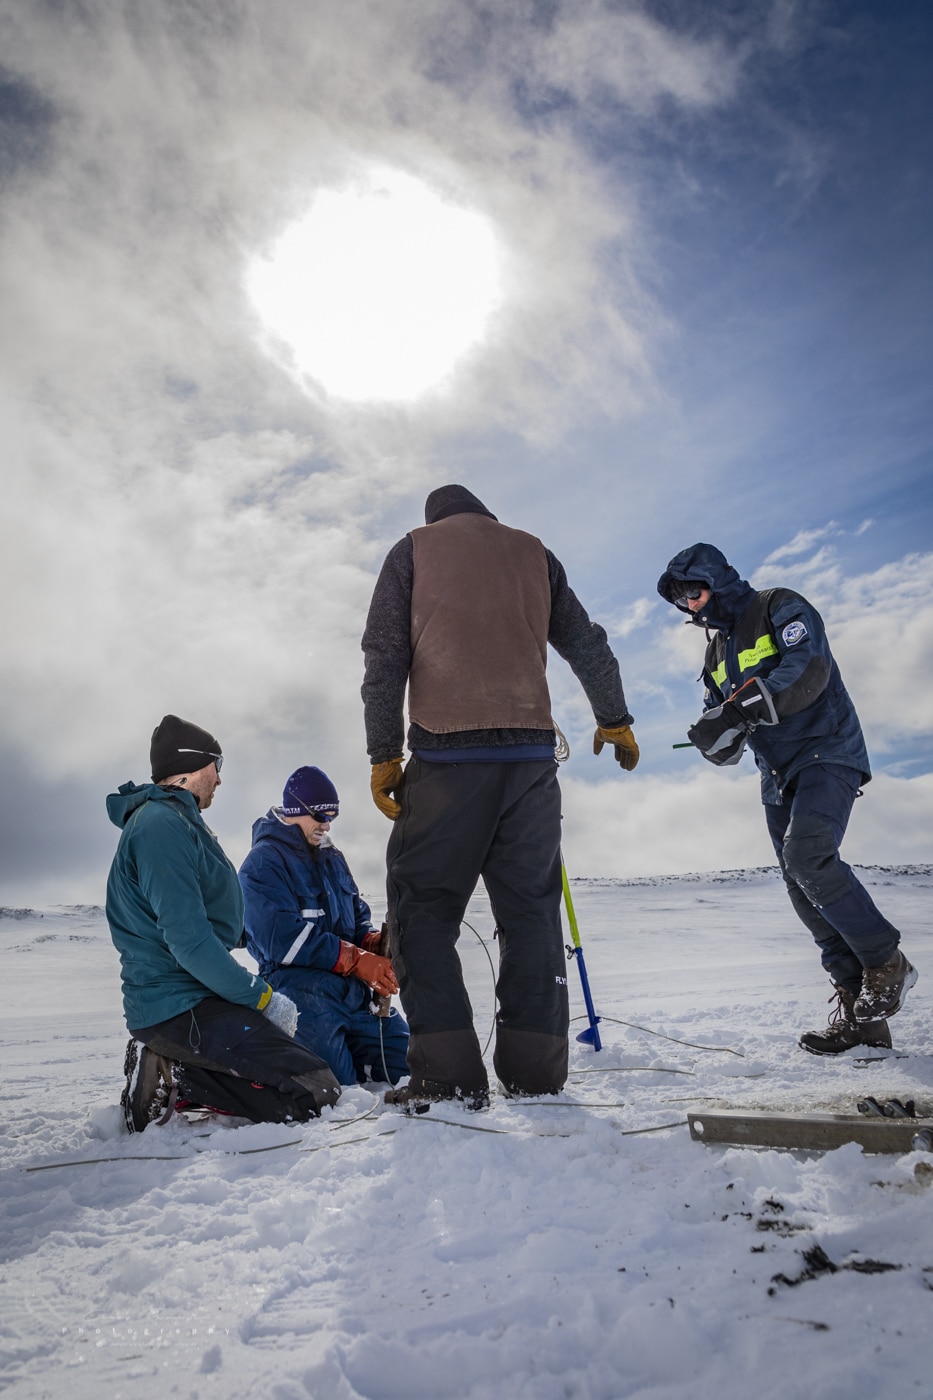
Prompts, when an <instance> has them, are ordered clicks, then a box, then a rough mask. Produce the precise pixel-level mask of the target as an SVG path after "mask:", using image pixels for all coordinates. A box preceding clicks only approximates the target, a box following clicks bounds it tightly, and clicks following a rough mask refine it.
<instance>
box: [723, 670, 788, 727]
mask: <svg viewBox="0 0 933 1400" xmlns="http://www.w3.org/2000/svg"><path fill="white" fill-rule="evenodd" d="M727 703H728V704H729V705H734V706H735V707H736V709H737V710H738V712H739V714H740V715H741V716H742V718H743V719H744V721H745V723H746V724H747V725H748V727H749V729H754V728H755V726H756V725H758V724H777V723H778V713H777V710H776V709H775V708H774V696H773V695H772V694H771V692H770V690H768V688H767V686H766V685H764V684H763V683H762V682H761V681H760V680H759V679H758V677H757V676H755V677H754V679H753V680H750V681H746V682H745V684H744V685H743V686H742V687H741V688H740V689H739V690H737V691H736V692H735V694H734V695H730V696H729V699H728V701H727Z"/></svg>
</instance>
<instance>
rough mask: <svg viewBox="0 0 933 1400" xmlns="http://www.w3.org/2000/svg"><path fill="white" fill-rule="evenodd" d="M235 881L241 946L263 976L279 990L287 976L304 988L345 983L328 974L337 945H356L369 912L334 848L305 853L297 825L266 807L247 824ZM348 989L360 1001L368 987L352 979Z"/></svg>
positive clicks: (366, 996)
mask: <svg viewBox="0 0 933 1400" xmlns="http://www.w3.org/2000/svg"><path fill="white" fill-rule="evenodd" d="M240 884H241V886H242V889H243V897H244V900H245V902H246V946H247V947H248V948H249V951H250V952H251V953H252V955H253V957H254V958H255V959H256V961H257V963H258V964H259V970H260V973H261V975H262V976H263V977H266V978H268V979H269V981H270V982H271V983H272V984H273V986H275V987H278V988H281V990H282V991H286V992H287V990H288V983H289V981H291V980H292V979H294V980H296V981H297V982H299V983H301V984H303V985H305V986H307V985H308V983H309V981H313V980H317V979H322V978H323V979H325V981H326V980H327V979H329V978H331V977H333V978H334V979H335V981H336V982H340V983H342V982H344V981H345V979H344V978H343V977H341V976H340V974H339V973H335V972H333V971H332V969H333V966H334V964H335V963H336V961H337V958H338V956H339V954H340V943H341V941H344V942H346V943H355V944H356V945H357V946H359V945H360V944H361V943H362V942H363V938H364V936H365V935H366V934H367V933H369V932H370V931H371V930H372V917H371V914H370V909H369V905H368V904H367V903H366V901H365V900H364V899H362V898H361V896H360V892H359V890H358V888H357V886H356V883H355V881H354V879H353V876H352V875H351V874H350V869H349V866H348V865H347V862H346V859H345V857H344V856H343V854H342V853H341V852H340V851H338V850H337V848H336V846H331V845H324V846H319V847H318V848H317V849H316V850H315V851H312V850H311V848H310V847H309V846H308V843H307V841H306V840H305V838H304V836H303V835H302V833H301V830H300V828H299V827H298V826H295V825H294V824H290V823H288V822H285V821H282V820H281V819H280V818H279V817H278V816H276V813H275V809H274V808H272V809H270V811H269V812H268V813H267V814H266V816H264V817H260V818H259V820H258V821H256V822H254V823H253V845H252V849H251V850H250V852H249V855H248V856H247V857H246V859H245V860H244V862H243V864H242V865H241V866H240ZM350 986H351V988H352V990H353V992H354V994H355V995H356V996H358V1000H359V1005H360V1006H362V1005H363V1004H364V1003H365V1002H366V1001H367V1000H368V999H369V998H370V996H371V993H370V990H369V988H368V987H367V986H366V985H365V983H363V982H361V981H359V980H358V979H356V978H353V979H350Z"/></svg>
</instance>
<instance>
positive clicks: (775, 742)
mask: <svg viewBox="0 0 933 1400" xmlns="http://www.w3.org/2000/svg"><path fill="white" fill-rule="evenodd" d="M684 582H692V583H703V584H705V585H706V586H707V587H708V588H709V589H710V595H711V596H710V598H709V600H708V602H707V604H706V606H705V607H704V608H703V609H702V610H701V611H699V612H697V613H694V614H691V613H690V610H689V608H687V606H686V605H685V604H681V603H677V602H676V599H677V598H678V596H679V595H680V594H681V593H682V591H683V589H682V587H678V585H682V584H683V583H684ZM658 592H659V593H660V594H661V597H662V598H665V599H666V600H667V601H668V602H669V603H674V604H675V606H677V607H679V608H680V610H681V612H684V613H686V614H687V616H688V617H689V618H690V621H691V622H692V623H693V625H694V626H695V627H703V628H705V629H706V632H707V637H708V638H709V641H708V645H707V648H706V658H705V662H704V668H703V680H704V682H705V685H706V697H705V705H704V708H706V709H711V708H712V707H713V706H715V705H721V704H722V703H723V701H724V700H728V699H729V697H730V695H732V694H733V693H734V692H735V691H736V690H738V689H739V687H740V686H743V685H745V683H746V682H747V681H749V680H751V679H752V678H753V677H754V678H757V679H758V681H759V682H760V683H761V684H762V685H763V686H764V687H765V688H766V689H767V691H768V692H769V694H770V695H771V697H772V699H773V701H774V706H775V710H776V711H777V715H778V719H779V723H778V724H776V725H759V726H758V728H756V729H755V730H753V731H752V733H751V735H750V737H749V741H748V742H749V747H750V748H751V750H752V752H753V753H754V755H755V761H756V763H757V764H758V768H759V771H760V773H761V800H762V802H765V803H769V802H770V803H778V802H780V801H781V796H782V790H783V789H784V788H785V787H786V786H787V784H788V783H789V782H791V781H792V780H793V778H794V777H795V776H796V775H797V774H798V773H799V772H800V771H801V769H803V768H806V767H809V766H810V765H812V764H814V763H838V764H841V765H843V766H844V767H846V768H853V769H855V770H856V772H858V774H859V779H860V781H861V782H862V783H867V782H868V781H869V779H870V777H871V771H870V768H869V763H868V752H867V750H866V748H865V740H864V737H863V735H862V727H861V725H860V724H859V718H858V715H857V714H856V712H855V706H854V705H853V704H852V701H851V699H850V698H849V695H848V692H847V691H846V688H845V686H844V685H843V683H842V676H841V675H840V673H839V667H838V666H837V665H836V662H835V660H834V659H833V654H832V652H831V651H830V649H829V642H828V641H827V639H826V630H825V628H824V626H823V619H822V618H821V617H820V615H819V613H818V612H817V610H816V608H814V607H813V606H812V605H811V604H810V603H808V602H807V600H806V598H803V597H801V595H800V594H799V593H795V592H794V591H793V590H792V589H790V588H771V589H766V590H764V591H756V590H755V589H754V588H752V587H751V585H750V584H748V583H747V582H746V581H745V579H742V578H740V577H739V575H738V573H737V572H736V570H735V569H734V568H733V567H732V565H731V564H729V563H728V561H727V560H726V558H725V556H724V555H723V554H722V553H721V551H720V550H718V549H716V547H715V546H714V545H711V544H695V545H692V546H691V547H690V548H689V549H684V550H681V552H680V553H679V554H676V555H675V556H674V558H673V559H672V560H671V562H670V563H669V564H668V566H667V569H666V570H665V572H664V573H663V574H662V575H661V577H660V579H659V580H658ZM710 634H712V635H711V636H710Z"/></svg>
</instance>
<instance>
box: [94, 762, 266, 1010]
mask: <svg viewBox="0 0 933 1400" xmlns="http://www.w3.org/2000/svg"><path fill="white" fill-rule="evenodd" d="M107 813H108V815H109V817H110V820H111V821H112V822H113V823H114V825H115V826H119V827H122V835H121V836H120V842H119V845H118V846H117V852H116V855H115V856H114V858H113V864H112V865H111V867H110V876H109V878H108V880H107V921H108V923H109V924H110V936H111V937H112V939H113V942H114V945H115V947H116V949H117V951H118V953H119V954H120V966H121V974H122V978H123V1007H124V1012H125V1014H126V1024H127V1026H128V1028H129V1029H130V1030H142V1029H143V1028H144V1027H146V1026H153V1025H156V1024H157V1023H158V1022H160V1021H167V1020H169V1019H170V1018H171V1017H172V1016H179V1015H181V1013H182V1012H184V1011H188V1010H190V1009H191V1007H192V1006H196V1005H197V1003H198V1002H199V1001H203V1000H204V998H205V997H209V996H216V997H222V998H223V999H224V1000H225V1001H232V1002H235V1003H236V1004H237V1005H238V1006H250V1007H262V1006H265V1004H266V1002H267V1001H268V1000H269V997H270V996H271V988H270V987H269V985H268V983H267V982H265V981H264V980H261V979H260V978H258V977H254V976H253V974H252V973H250V972H248V971H247V970H246V968H245V967H242V966H241V964H240V963H238V962H237V960H236V958H234V957H231V955H230V949H231V948H234V947H236V945H237V944H238V943H239V942H240V940H241V939H242V937H243V896H242V895H241V893H240V886H239V883H238V881H237V877H236V870H235V868H234V866H233V865H232V864H231V862H230V861H229V860H228V859H227V857H226V856H225V855H224V852H223V850H222V849H221V846H220V843H219V841H218V840H217V837H216V836H215V835H214V833H213V832H212V831H211V830H210V828H209V827H208V826H206V825H205V822H204V819H203V817H202V816H201V813H200V811H199V810H198V804H197V801H196V799H195V798H194V797H193V795H192V794H191V793H190V792H183V791H181V790H180V789H176V788H173V789H169V788H161V787H157V786H156V785H155V784H154V783H147V784H144V785H143V786H141V787H137V786H136V784H135V783H124V784H123V786H122V787H121V788H120V790H119V792H115V793H111V795H110V796H109V797H108V798H107Z"/></svg>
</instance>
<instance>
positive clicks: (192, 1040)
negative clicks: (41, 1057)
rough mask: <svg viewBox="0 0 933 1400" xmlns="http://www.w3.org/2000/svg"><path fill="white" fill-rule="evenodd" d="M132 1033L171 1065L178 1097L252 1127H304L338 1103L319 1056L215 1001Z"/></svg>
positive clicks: (251, 1015) (258, 1016) (261, 1020)
mask: <svg viewBox="0 0 933 1400" xmlns="http://www.w3.org/2000/svg"><path fill="white" fill-rule="evenodd" d="M130 1034H131V1035H132V1036H133V1037H134V1038H135V1039H136V1040H141V1041H142V1043H143V1044H144V1045H148V1047H149V1049H150V1050H152V1051H153V1052H154V1053H155V1054H156V1055H164V1056H165V1057H166V1059H169V1060H174V1061H175V1062H176V1064H177V1066H178V1068H177V1070H176V1074H175V1082H176V1083H177V1085H178V1092H179V1095H180V1097H181V1098H183V1099H187V1100H189V1101H190V1102H191V1103H196V1104H205V1105H207V1106H208V1107H210V1108H219V1109H223V1110H224V1111H225V1112H227V1113H236V1114H238V1115H240V1116H241V1117H243V1118H251V1119H252V1120H253V1122H254V1123H288V1122H299V1123H304V1122H307V1120H308V1119H309V1118H316V1117H317V1116H318V1115H319V1114H320V1112H321V1109H322V1108H323V1107H324V1106H325V1104H335V1103H336V1102H337V1100H338V1098H339V1097H340V1085H339V1084H338V1083H337V1080H336V1079H335V1078H334V1076H333V1074H332V1073H331V1071H330V1069H329V1067H328V1065H327V1064H326V1063H325V1061H324V1060H322V1059H321V1058H320V1056H318V1055H315V1054H313V1053H312V1052H311V1051H310V1050H306V1049H305V1047H304V1046H303V1045H299V1044H298V1042H297V1041H295V1040H292V1039H291V1037H290V1036H288V1035H286V1034H285V1032H284V1031H281V1030H279V1028H278V1026H274V1025H273V1024H272V1022H271V1021H270V1020H269V1019H268V1018H267V1017H266V1016H264V1015H263V1014H262V1012H261V1011H253V1010H251V1009H250V1008H249V1007H245V1006H235V1005H234V1003H233V1002H230V1001H224V1000H222V998H220V997H207V998H205V1000H204V1001H199V1002H198V1004H197V1005H196V1006H193V1007H192V1008H191V1010H190V1011H184V1012H182V1014H181V1015H180V1016H173V1017H171V1018H170V1019H169V1020H168V1021H160V1022H158V1023H157V1024H156V1025H154V1026H144V1027H143V1028H142V1029H141V1030H135V1031H134V1030H131V1031H130Z"/></svg>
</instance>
